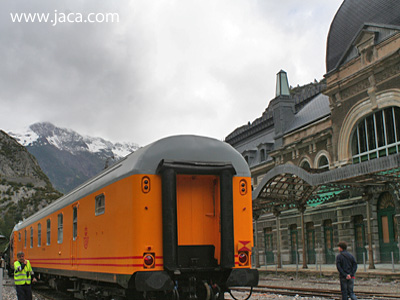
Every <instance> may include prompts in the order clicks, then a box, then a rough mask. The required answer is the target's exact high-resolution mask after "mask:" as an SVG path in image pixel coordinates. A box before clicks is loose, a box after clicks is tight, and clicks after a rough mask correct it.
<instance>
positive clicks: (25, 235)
mask: <svg viewBox="0 0 400 300" xmlns="http://www.w3.org/2000/svg"><path fill="white" fill-rule="evenodd" d="M25 248H26V229H25Z"/></svg>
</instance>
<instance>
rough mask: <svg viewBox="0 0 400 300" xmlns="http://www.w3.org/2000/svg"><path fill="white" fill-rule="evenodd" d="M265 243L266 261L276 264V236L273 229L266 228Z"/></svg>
mask: <svg viewBox="0 0 400 300" xmlns="http://www.w3.org/2000/svg"><path fill="white" fill-rule="evenodd" d="M264 243H265V260H266V263H267V264H268V263H274V252H273V249H274V248H273V247H274V236H273V234H272V228H271V227H268V228H264Z"/></svg>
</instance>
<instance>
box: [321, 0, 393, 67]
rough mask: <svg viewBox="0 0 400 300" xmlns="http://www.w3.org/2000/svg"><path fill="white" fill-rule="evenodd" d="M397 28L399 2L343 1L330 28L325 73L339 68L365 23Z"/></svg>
mask: <svg viewBox="0 0 400 300" xmlns="http://www.w3.org/2000/svg"><path fill="white" fill-rule="evenodd" d="M366 23H370V24H382V25H383V24H385V25H397V26H399V25H400V1H399V0H345V1H343V3H342V5H341V6H340V8H339V10H338V11H337V13H336V15H335V17H334V19H333V21H332V23H331V27H330V29H329V34H328V41H327V47H326V72H327V73H329V72H330V71H333V70H334V69H336V68H337V67H338V64H339V63H340V60H341V58H342V56H343V55H344V54H345V51H346V50H347V49H348V47H349V45H350V43H351V42H352V41H353V39H354V38H355V35H356V34H357V33H358V32H359V30H360V29H361V28H362V27H363V25H364V24H366Z"/></svg>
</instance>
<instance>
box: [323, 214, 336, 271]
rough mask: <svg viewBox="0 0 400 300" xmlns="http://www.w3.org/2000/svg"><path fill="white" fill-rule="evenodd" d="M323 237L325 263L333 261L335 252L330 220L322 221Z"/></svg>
mask: <svg viewBox="0 0 400 300" xmlns="http://www.w3.org/2000/svg"><path fill="white" fill-rule="evenodd" d="M324 237H325V241H324V242H325V260H326V263H327V264H333V263H335V252H334V250H333V225H332V220H325V221H324Z"/></svg>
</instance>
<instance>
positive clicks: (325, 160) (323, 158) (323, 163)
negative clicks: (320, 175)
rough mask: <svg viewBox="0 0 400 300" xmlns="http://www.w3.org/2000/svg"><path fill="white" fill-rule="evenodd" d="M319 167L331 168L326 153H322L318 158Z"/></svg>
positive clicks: (323, 168)
mask: <svg viewBox="0 0 400 300" xmlns="http://www.w3.org/2000/svg"><path fill="white" fill-rule="evenodd" d="M318 169H321V170H329V160H328V158H327V157H326V156H325V155H321V157H320V158H319V159H318Z"/></svg>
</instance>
